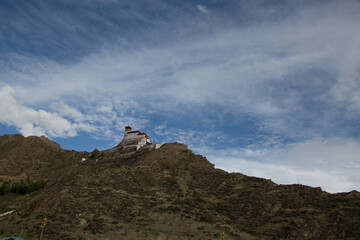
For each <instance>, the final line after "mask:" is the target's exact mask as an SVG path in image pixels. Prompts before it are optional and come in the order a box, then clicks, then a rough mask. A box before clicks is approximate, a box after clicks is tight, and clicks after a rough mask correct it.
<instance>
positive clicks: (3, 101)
mask: <svg viewBox="0 0 360 240" xmlns="http://www.w3.org/2000/svg"><path fill="white" fill-rule="evenodd" d="M0 121H1V122H3V123H6V124H8V125H11V126H15V127H16V128H18V129H19V131H20V132H21V133H22V134H23V135H25V136H29V135H48V136H51V137H73V136H76V135H77V131H79V130H83V131H91V130H93V129H92V128H91V127H90V126H89V125H86V124H84V123H81V122H77V123H72V122H70V121H69V120H67V119H65V118H63V117H61V116H60V115H58V114H57V113H51V112H48V111H44V110H42V109H39V110H34V109H32V108H29V107H24V106H21V105H19V104H18V103H17V102H16V100H15V98H14V97H13V89H12V88H11V87H10V86H4V87H2V88H1V89H0Z"/></svg>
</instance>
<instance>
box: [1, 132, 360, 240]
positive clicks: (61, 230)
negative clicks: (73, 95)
mask: <svg viewBox="0 0 360 240" xmlns="http://www.w3.org/2000/svg"><path fill="white" fill-rule="evenodd" d="M145 137H146V136H145ZM145 145H146V144H145ZM83 159H85V160H83ZM91 159H93V160H94V159H97V162H96V161H95V162H94V163H93V164H90V163H91V162H87V161H90V160H91ZM87 163H89V164H87ZM26 179H30V180H32V181H40V180H41V181H45V182H46V185H45V187H44V188H42V189H39V190H37V191H33V192H31V193H28V194H24V195H22V194H17V193H8V194H4V195H0V216H1V217H0V237H2V236H22V237H23V238H24V239H38V237H39V235H40V231H41V229H40V226H41V220H42V217H43V216H46V217H47V219H48V224H47V225H46V227H45V230H44V236H43V239H62V240H64V239H158V240H162V239H221V238H222V234H224V239H360V194H359V192H357V191H352V192H349V193H338V194H329V193H327V192H324V191H322V190H321V189H320V188H312V187H308V186H303V185H299V184H295V185H277V184H275V183H273V182H272V181H271V180H267V179H262V178H256V177H248V176H245V175H243V174H241V173H228V172H225V171H223V170H221V169H216V168H215V167H214V165H213V164H211V163H210V162H209V161H208V160H207V159H206V158H205V157H203V156H201V155H196V154H194V153H193V152H192V151H191V150H189V149H188V148H187V147H186V145H184V144H179V143H167V144H164V145H163V146H161V147H160V148H158V149H156V148H155V147H148V148H139V149H138V148H137V149H131V148H124V146H122V145H121V144H119V145H118V146H117V147H114V148H113V149H108V150H105V151H100V152H99V154H98V155H97V156H95V157H94V156H93V158H91V154H90V153H88V152H76V151H72V150H65V149H62V148H61V147H60V146H59V145H58V144H57V143H55V142H52V141H50V140H49V139H47V138H45V137H26V138H25V137H23V136H21V135H4V136H1V137H0V184H2V183H8V184H12V183H15V182H18V181H21V180H26ZM4 213H5V214H4Z"/></svg>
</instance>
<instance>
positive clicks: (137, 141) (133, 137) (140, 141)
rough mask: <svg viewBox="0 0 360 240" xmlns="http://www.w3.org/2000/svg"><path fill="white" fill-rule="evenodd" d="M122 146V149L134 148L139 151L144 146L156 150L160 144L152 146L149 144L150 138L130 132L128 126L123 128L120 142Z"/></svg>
mask: <svg viewBox="0 0 360 240" xmlns="http://www.w3.org/2000/svg"><path fill="white" fill-rule="evenodd" d="M122 145H123V147H124V148H135V149H136V150H139V149H140V148H142V147H144V146H149V147H152V148H155V149H158V148H159V147H160V146H161V145H160V144H154V145H153V144H152V143H151V142H150V137H149V135H148V134H146V133H142V132H140V131H131V127H130V126H126V127H125V132H124V139H123V140H122Z"/></svg>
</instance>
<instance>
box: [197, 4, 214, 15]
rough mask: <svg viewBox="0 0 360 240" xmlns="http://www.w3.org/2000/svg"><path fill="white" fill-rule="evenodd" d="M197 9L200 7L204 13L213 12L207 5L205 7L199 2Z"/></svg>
mask: <svg viewBox="0 0 360 240" xmlns="http://www.w3.org/2000/svg"><path fill="white" fill-rule="evenodd" d="M197 9H198V10H199V11H200V12H202V13H204V14H211V13H212V11H210V10H209V9H208V8H207V7H205V6H204V5H200V4H198V5H197Z"/></svg>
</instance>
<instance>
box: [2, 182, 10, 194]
mask: <svg viewBox="0 0 360 240" xmlns="http://www.w3.org/2000/svg"><path fill="white" fill-rule="evenodd" d="M9 192H10V185H9V184H7V183H6V182H3V184H2V185H1V187H0V195H5V194H7V193H9Z"/></svg>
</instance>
